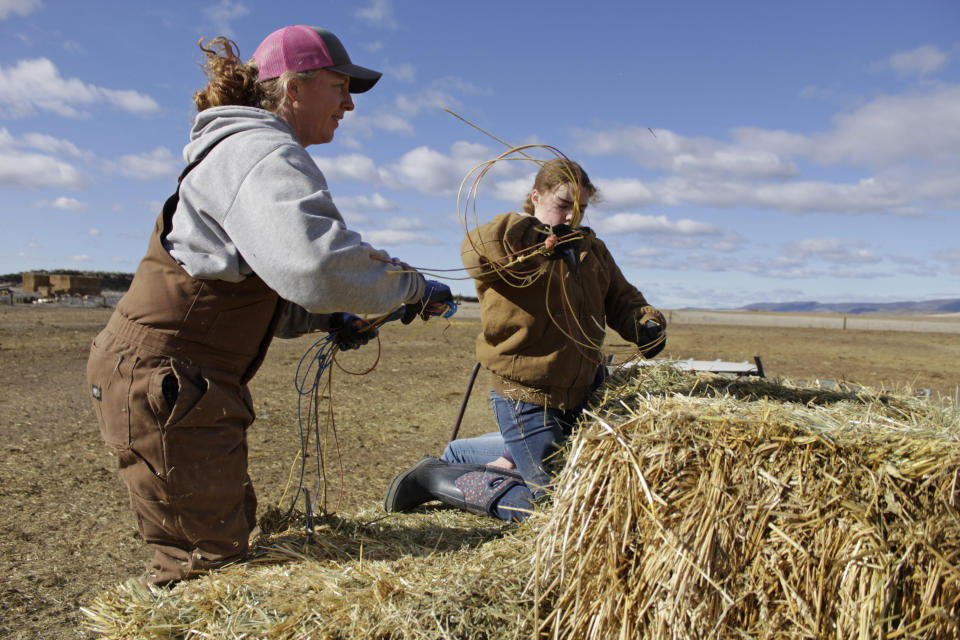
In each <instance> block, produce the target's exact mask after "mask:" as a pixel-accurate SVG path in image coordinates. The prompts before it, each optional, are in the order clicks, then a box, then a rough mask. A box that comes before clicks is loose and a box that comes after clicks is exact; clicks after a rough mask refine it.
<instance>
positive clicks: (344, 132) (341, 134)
mask: <svg viewBox="0 0 960 640" xmlns="http://www.w3.org/2000/svg"><path fill="white" fill-rule="evenodd" d="M377 131H386V132H388V133H398V134H402V135H413V131H414V130H413V125H412V124H410V122H409V121H408V120H406V119H405V118H402V117H400V116H399V115H397V114H396V113H391V112H380V113H375V114H373V115H368V116H367V115H359V114H357V112H356V111H348V112H347V113H345V114H344V117H343V122H342V123H341V128H340V130H338V131H337V137H338V139H340V140H341V141H343V142H347V141H349V140H350V139H352V138H365V139H369V138H372V137H373V136H374V134H375V133H376V132H377Z"/></svg>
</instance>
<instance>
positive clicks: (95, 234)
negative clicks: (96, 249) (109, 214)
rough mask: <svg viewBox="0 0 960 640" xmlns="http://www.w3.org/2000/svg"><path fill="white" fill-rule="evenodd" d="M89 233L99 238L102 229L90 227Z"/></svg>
mask: <svg viewBox="0 0 960 640" xmlns="http://www.w3.org/2000/svg"><path fill="white" fill-rule="evenodd" d="M87 235H88V236H92V237H94V238H97V237H99V236H100V229H97V228H95V227H90V228H89V229H87Z"/></svg>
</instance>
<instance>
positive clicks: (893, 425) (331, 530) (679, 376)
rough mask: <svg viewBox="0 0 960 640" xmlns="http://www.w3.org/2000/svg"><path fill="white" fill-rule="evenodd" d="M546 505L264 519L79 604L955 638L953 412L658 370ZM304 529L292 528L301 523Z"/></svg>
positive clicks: (186, 614) (501, 626) (222, 634)
mask: <svg viewBox="0 0 960 640" xmlns="http://www.w3.org/2000/svg"><path fill="white" fill-rule="evenodd" d="M642 375H643V377H633V376H632V375H627V374H624V375H621V376H617V377H615V378H614V379H613V380H612V381H611V383H610V384H608V386H607V387H606V388H605V390H604V393H603V394H602V397H600V398H599V399H598V402H597V404H596V405H595V406H594V407H593V408H592V409H591V412H590V417H589V420H588V421H587V422H586V423H585V425H584V427H583V428H582V429H581V430H580V431H579V432H578V434H577V435H576V436H575V437H574V438H573V439H572V440H571V442H570V445H569V447H568V450H567V452H566V460H565V466H564V468H563V470H562V471H561V473H560V475H559V476H558V481H557V488H556V494H555V496H554V500H553V504H552V505H551V506H549V507H546V508H544V509H542V510H540V511H538V512H537V513H536V514H535V515H534V516H533V517H532V518H531V519H530V520H528V521H527V522H526V523H524V524H523V525H521V526H519V527H514V526H507V525H499V524H498V523H496V522H495V521H492V520H490V519H483V518H477V517H475V516H472V515H470V514H467V513H461V512H456V511H451V510H446V509H440V510H436V509H431V508H427V509H424V510H421V511H419V512H417V513H413V514H405V515H391V516H389V517H385V516H383V514H382V511H380V510H379V508H376V509H374V508H370V509H369V510H368V513H361V514H359V515H358V516H357V517H356V518H351V519H342V518H335V517H332V516H331V517H327V518H326V519H324V520H322V521H321V523H320V526H319V527H318V528H317V529H316V531H315V532H314V534H313V535H312V537H311V538H312V540H311V541H307V540H306V538H305V536H304V534H303V531H302V529H301V528H299V527H296V526H295V527H294V528H289V527H288V526H287V525H289V524H290V523H289V522H283V521H281V520H277V519H273V520H271V519H270V518H267V519H265V520H264V521H263V526H264V527H265V529H267V531H266V532H264V533H263V534H261V536H260V538H259V539H258V540H257V543H256V545H255V549H256V555H255V557H254V558H253V559H252V560H251V561H249V562H246V563H243V564H239V565H236V566H233V567H228V568H225V569H223V570H220V571H217V572H214V573H212V574H210V575H207V576H204V577H202V578H199V579H196V580H193V581H190V582H186V583H182V584H180V585H178V586H177V587H175V588H173V589H168V590H159V591H149V590H147V589H145V588H143V587H140V586H138V585H137V584H136V583H135V582H128V583H125V584H124V585H121V586H119V587H117V588H116V589H114V590H111V591H108V592H106V593H103V594H101V595H100V596H99V597H98V598H97V599H96V600H95V601H94V602H93V603H91V605H90V606H88V607H87V608H86V609H85V610H84V613H85V614H86V616H87V620H88V625H89V626H90V628H92V629H94V630H95V631H97V632H98V633H100V634H101V635H102V636H103V637H109V638H191V637H196V638H241V637H257V638H344V639H345V638H384V639H386V638H390V639H403V640H408V639H410V640H412V639H426V638H477V639H479V638H514V637H516V638H532V637H551V638H577V639H581V638H596V639H600V638H603V639H607V638H736V637H751V638H754V637H756V638H811V637H817V638H821V637H824V638H826V637H832V638H845V639H846V638H904V639H911V640H912V639H920V638H924V639H926V638H955V637H957V635H958V633H960V626H958V622H957V620H958V617H960V569H958V566H960V515H958V514H960V511H958V504H957V501H958V497H960V496H958V490H960V487H958V473H960V419H958V416H957V413H956V411H955V410H954V408H952V407H950V406H941V405H937V404H931V403H927V402H923V401H919V400H916V399H914V398H911V397H909V396H899V395H893V394H885V395H881V394H877V393H875V392H872V391H871V390H869V389H852V390H840V391H835V390H820V389H799V388H795V387H793V386H792V385H790V384H789V383H779V382H771V381H765V380H757V379H737V380H728V379H723V378H718V377H711V376H705V375H699V376H698V375H696V374H691V373H685V372H679V371H676V370H673V369H670V368H667V367H658V368H655V369H648V370H645V371H644V372H643V373H642ZM295 524H296V523H295Z"/></svg>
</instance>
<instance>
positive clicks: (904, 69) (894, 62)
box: [887, 45, 947, 77]
mask: <svg viewBox="0 0 960 640" xmlns="http://www.w3.org/2000/svg"><path fill="white" fill-rule="evenodd" d="M946 61H947V54H946V53H944V52H943V51H941V50H940V49H938V48H937V47H934V46H930V45H927V46H923V47H918V48H916V49H914V50H912V51H899V52H897V53H895V54H893V55H892V56H890V59H889V60H888V61H887V64H888V65H889V66H890V68H891V69H893V70H894V71H895V72H897V73H898V74H900V75H902V76H906V75H917V76H920V77H923V76H927V75H930V74H931V73H934V72H935V71H939V70H940V69H941V68H942V67H943V65H944V63H946Z"/></svg>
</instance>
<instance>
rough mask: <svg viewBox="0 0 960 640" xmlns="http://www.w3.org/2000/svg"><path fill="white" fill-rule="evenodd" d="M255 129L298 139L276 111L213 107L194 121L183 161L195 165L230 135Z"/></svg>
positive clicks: (184, 150)
mask: <svg viewBox="0 0 960 640" xmlns="http://www.w3.org/2000/svg"><path fill="white" fill-rule="evenodd" d="M254 129H276V130H277V131H281V132H283V133H285V134H288V135H290V136H293V139H294V140H296V139H297V136H296V134H295V133H294V131H293V128H292V127H291V126H290V125H289V124H288V123H287V121H286V120H284V119H283V118H281V117H280V116H278V115H277V114H275V113H273V112H272V111H267V110H266V109H258V108H256V107H240V106H225V107H212V108H210V109H204V110H203V111H201V112H200V113H198V114H197V116H196V118H195V119H194V121H193V128H192V129H191V130H190V142H189V143H187V146H185V147H184V148H183V159H184V160H185V161H186V162H188V163H189V162H193V161H194V160H195V159H197V158H198V157H199V156H200V154H201V153H203V152H204V151H206V150H207V149H209V148H210V147H212V146H213V145H215V144H216V143H218V142H219V141H220V140H223V139H224V138H226V137H227V136H230V135H233V134H235V133H240V132H243V131H251V130H254Z"/></svg>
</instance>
